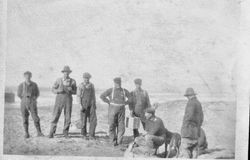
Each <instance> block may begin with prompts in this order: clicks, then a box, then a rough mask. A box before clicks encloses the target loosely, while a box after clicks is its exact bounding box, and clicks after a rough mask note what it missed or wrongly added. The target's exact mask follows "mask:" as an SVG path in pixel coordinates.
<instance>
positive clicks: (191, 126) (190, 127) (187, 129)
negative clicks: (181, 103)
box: [179, 88, 203, 158]
mask: <svg viewBox="0 0 250 160" xmlns="http://www.w3.org/2000/svg"><path fill="white" fill-rule="evenodd" d="M184 96H185V97H187V99H188V102H187V105H186V109H185V115H184V118H183V123H182V127H181V146H180V156H179V157H181V158H197V157H198V155H199V152H198V138H199V137H200V130H201V125H202V123H203V111H202V106H201V103H200V102H199V100H198V99H197V98H196V93H195V92H194V89H193V88H187V90H186V93H185V95H184Z"/></svg>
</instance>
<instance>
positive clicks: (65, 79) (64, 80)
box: [62, 77, 70, 81]
mask: <svg viewBox="0 0 250 160" xmlns="http://www.w3.org/2000/svg"><path fill="white" fill-rule="evenodd" d="M62 79H63V80H64V81H65V80H67V79H70V77H68V78H64V77H62Z"/></svg>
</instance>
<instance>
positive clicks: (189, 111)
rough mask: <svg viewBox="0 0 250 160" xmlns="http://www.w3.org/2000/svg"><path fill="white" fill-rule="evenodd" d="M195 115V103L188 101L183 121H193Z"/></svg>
mask: <svg viewBox="0 0 250 160" xmlns="http://www.w3.org/2000/svg"><path fill="white" fill-rule="evenodd" d="M194 116H195V104H194V103H188V104H187V107H186V111H185V115H184V118H185V121H194Z"/></svg>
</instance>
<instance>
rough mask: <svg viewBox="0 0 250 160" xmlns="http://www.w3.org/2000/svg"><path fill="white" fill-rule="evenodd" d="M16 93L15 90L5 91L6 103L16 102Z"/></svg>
mask: <svg viewBox="0 0 250 160" xmlns="http://www.w3.org/2000/svg"><path fill="white" fill-rule="evenodd" d="M14 102H15V94H14V93H13V92H9V91H5V103H14Z"/></svg>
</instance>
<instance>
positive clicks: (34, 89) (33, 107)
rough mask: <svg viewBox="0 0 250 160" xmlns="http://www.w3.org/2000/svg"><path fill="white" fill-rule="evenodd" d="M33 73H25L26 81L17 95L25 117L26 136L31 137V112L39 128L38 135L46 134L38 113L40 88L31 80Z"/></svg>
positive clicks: (19, 87)
mask: <svg viewBox="0 0 250 160" xmlns="http://www.w3.org/2000/svg"><path fill="white" fill-rule="evenodd" d="M31 77H32V73H31V72H30V71H27V72H25V73H24V78H25V81H24V82H23V83H21V84H20V85H19V86H18V90H17V96H18V97H19V98H20V99H21V113H22V118H23V127H24V131H25V136H24V137H25V138H29V137H30V134H29V113H30V114H31V117H32V118H33V120H34V124H35V127H36V130H37V136H44V135H43V133H42V132H41V127H40V118H39V116H38V113H37V98H38V97H39V89H38V86H37V84H36V83H35V82H33V81H31Z"/></svg>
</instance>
